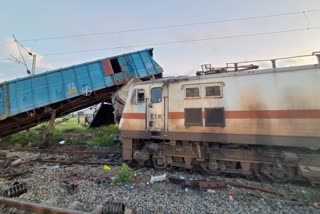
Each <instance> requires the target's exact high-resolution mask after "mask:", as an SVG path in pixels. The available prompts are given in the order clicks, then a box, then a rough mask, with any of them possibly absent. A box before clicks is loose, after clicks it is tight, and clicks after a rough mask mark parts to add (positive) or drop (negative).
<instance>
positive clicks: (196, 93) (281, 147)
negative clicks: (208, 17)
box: [120, 55, 320, 183]
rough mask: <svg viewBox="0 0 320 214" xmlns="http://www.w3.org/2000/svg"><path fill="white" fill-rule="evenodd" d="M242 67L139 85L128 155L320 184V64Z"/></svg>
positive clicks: (161, 164)
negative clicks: (269, 67) (264, 67)
mask: <svg viewBox="0 0 320 214" xmlns="http://www.w3.org/2000/svg"><path fill="white" fill-rule="evenodd" d="M317 57H318V60H319V55H317ZM235 66H237V64H235ZM248 68H251V69H252V68H256V67H255V66H249V67H247V68H245V69H248ZM245 69H244V70H245ZM239 70H241V67H235V69H234V71H227V69H211V68H210V69H209V70H208V72H199V73H198V74H199V75H197V76H194V77H186V76H181V77H168V78H162V79H157V80H151V81H147V82H141V83H136V84H134V85H133V86H132V87H131V89H130V91H129V94H128V99H127V101H126V105H125V108H124V111H123V113H122V119H121V122H120V130H121V137H122V142H123V159H124V160H135V161H137V162H139V163H140V164H145V163H149V164H152V165H154V167H156V168H167V169H170V168H172V167H182V168H186V169H194V170H202V171H204V172H207V173H211V174H219V173H236V174H241V175H247V176H256V177H258V178H261V179H268V180H275V181H286V180H309V181H310V182H312V183H320V152H319V148H320V84H319V83H320V64H312V65H304V66H292V67H285V68H276V67H275V63H274V61H273V68H271V69H259V70H245V71H241V72H239ZM208 73H212V74H208ZM201 74H208V75H201Z"/></svg>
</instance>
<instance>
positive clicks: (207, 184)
mask: <svg viewBox="0 0 320 214" xmlns="http://www.w3.org/2000/svg"><path fill="white" fill-rule="evenodd" d="M226 186H227V185H226V182H225V181H223V180H196V181H191V187H192V188H197V189H215V188H225V187H226Z"/></svg>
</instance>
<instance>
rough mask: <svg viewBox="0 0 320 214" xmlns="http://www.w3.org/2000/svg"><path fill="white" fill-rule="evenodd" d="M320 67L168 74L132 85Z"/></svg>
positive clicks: (319, 65)
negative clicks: (193, 74) (204, 73)
mask: <svg viewBox="0 0 320 214" xmlns="http://www.w3.org/2000/svg"><path fill="white" fill-rule="evenodd" d="M317 68H320V64H311V65H300V66H290V67H281V68H268V69H257V70H247V71H237V72H236V71H232V72H225V73H217V74H208V75H200V76H169V77H164V78H161V79H155V80H149V81H145V82H140V83H136V84H134V85H141V84H150V83H156V82H178V81H184V80H195V79H209V78H221V77H232V76H246V75H259V74H266V73H279V72H291V71H299V70H312V69H317Z"/></svg>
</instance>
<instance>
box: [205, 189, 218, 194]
mask: <svg viewBox="0 0 320 214" xmlns="http://www.w3.org/2000/svg"><path fill="white" fill-rule="evenodd" d="M207 192H208V193H216V191H215V190H214V189H208V190H207Z"/></svg>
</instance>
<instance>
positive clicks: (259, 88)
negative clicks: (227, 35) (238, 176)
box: [169, 68, 320, 148]
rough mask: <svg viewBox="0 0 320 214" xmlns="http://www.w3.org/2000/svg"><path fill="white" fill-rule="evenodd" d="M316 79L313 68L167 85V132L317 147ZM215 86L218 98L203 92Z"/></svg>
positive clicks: (319, 117)
mask: <svg viewBox="0 0 320 214" xmlns="http://www.w3.org/2000/svg"><path fill="white" fill-rule="evenodd" d="M319 79H320V72H319V69H318V68H317V69H311V70H299V71H295V72H281V73H265V74H259V75H241V76H229V77H222V78H219V77H212V78H210V77H207V78H205V79H195V80H189V81H181V82H176V83H172V84H170V86H169V91H170V92H169V94H175V95H177V94H178V96H169V105H170V106H169V132H172V133H171V134H170V136H171V137H173V138H175V139H177V140H178V139H179V138H181V136H184V137H183V139H181V140H186V138H187V137H186V135H189V136H188V137H189V139H193V140H196V138H199V139H202V140H204V141H209V140H214V139H217V141H218V142H219V141H222V142H227V141H229V142H230V143H232V142H234V141H235V143H246V142H245V141H246V140H248V142H247V143H251V144H252V143H262V144H273V145H283V143H284V145H287V146H290V145H291V144H290V141H292V142H291V143H292V145H291V146H306V147H312V148H319V143H320V142H319V136H320V132H319V128H318V127H319V125H320V103H319V102H317V100H320V94H319V93H318V91H320V88H319V84H317V83H316V82H317V80H319ZM215 85H217V86H220V90H221V91H220V96H216V97H213V96H211V97H209V96H206V95H207V94H206V93H208V87H209V89H210V87H214V86H215ZM188 90H189V94H187V93H188ZM192 90H194V91H193V92H190V91H192ZM206 90H207V91H206ZM192 93H193V94H192ZM217 95H219V94H217ZM192 111H193V113H192ZM190 113H191V114H193V116H188V115H190ZM207 114H208V115H207ZM219 114H220V115H219ZM221 114H223V115H221ZM206 115H207V116H206ZM212 116H215V117H218V119H217V120H214V119H213V122H217V123H216V124H215V123H212V121H211V120H212V118H210V117H212ZM219 117H223V118H220V119H219ZM186 120H191V121H193V122H194V121H197V122H196V124H193V123H192V122H191V123H186ZM206 120H209V122H210V121H211V124H210V123H208V122H206ZM219 120H221V121H220V124H219ZM219 134H221V135H220V136H219ZM210 135H211V136H210ZM291 137H295V138H294V139H293V138H292V139H291ZM237 139H238V140H237ZM258 140H259V142H258ZM279 140H280V141H279ZM281 141H282V142H281ZM302 142H305V143H302Z"/></svg>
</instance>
